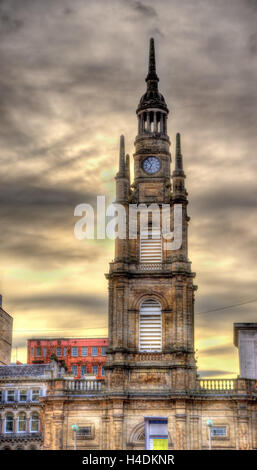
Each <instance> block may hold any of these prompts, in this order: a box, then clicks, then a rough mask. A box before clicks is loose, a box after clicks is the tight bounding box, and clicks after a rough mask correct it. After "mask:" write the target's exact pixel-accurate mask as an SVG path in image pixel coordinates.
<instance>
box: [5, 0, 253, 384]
mask: <svg viewBox="0 0 257 470" xmlns="http://www.w3.org/2000/svg"><path fill="white" fill-rule="evenodd" d="M23 3H24V2H14V1H13V0H10V1H8V2H3V4H1V9H2V22H3V28H4V29H3V30H4V33H5V34H2V33H1V34H2V36H1V41H0V51H1V57H2V59H1V62H2V63H1V69H2V71H1V76H0V88H1V105H0V106H1V113H0V120H1V122H0V138H1V165H0V182H1V184H0V192H1V204H0V214H1V252H0V260H1V294H2V295H3V308H4V309H5V310H6V311H7V312H9V313H10V314H11V315H12V316H13V318H14V333H13V353H12V361H14V362H15V361H16V360H19V361H21V362H26V360H27V357H26V340H27V338H34V337H40V338H42V337H51V336H52V337H57V336H60V337H65V336H66V337H73V336H77V337H96V336H100V337H105V336H107V335H108V329H107V326H108V318H107V314H108V312H107V303H108V302H107V301H108V290H107V281H106V279H105V277H104V273H106V272H108V269H109V266H108V263H109V262H110V261H111V260H112V259H113V257H114V243H113V242H112V241H111V240H108V239H107V240H85V241H79V240H77V239H76V238H75V236H74V224H75V222H76V221H77V218H76V217H74V215H73V214H74V209H75V207H76V205H78V204H81V203H89V204H92V206H93V207H95V206H96V197H97V195H105V196H106V201H107V203H109V202H110V201H112V200H113V199H114V197H115V183H114V177H115V174H116V172H117V168H118V145H119V136H120V134H124V135H125V145H126V153H129V154H130V155H131V156H132V155H133V152H134V140H135V136H136V134H137V119H136V114H135V110H136V107H137V104H138V101H139V98H140V96H141V95H142V93H143V92H144V90H145V82H144V80H145V76H146V70H147V53H148V42H149V38H150V37H151V36H153V37H154V38H155V44H156V58H157V68H158V75H159V77H160V82H159V88H160V91H161V92H162V93H163V94H164V96H165V100H166V102H167V104H168V107H169V109H170V110H171V113H170V115H169V120H168V134H169V136H170V140H171V153H172V158H173V156H174V141H175V134H176V132H180V133H181V139H182V153H183V158H184V169H185V173H186V176H187V178H186V187H187V190H188V193H189V195H188V199H189V206H188V212H189V215H190V217H191V220H190V223H189V258H190V260H191V261H192V271H193V272H196V278H195V283H196V284H197V285H198V291H197V292H196V304H195V340H196V344H195V349H196V350H197V353H196V357H197V359H198V369H199V373H200V374H201V375H202V376H204V377H222V378H223V377H224V378H226V377H235V376H237V374H238V352H237V349H236V348H235V346H234V345H233V323H234V322H241V321H242V322H254V321H256V309H257V302H255V303H254V302H253V301H254V300H256V298H257V295H256V246H257V245H256V238H257V223H256V216H257V210H256V194H257V184H256V180H257V178H256V174H257V159H256V155H255V153H256V151H255V149H256V139H257V135H256V109H257V106H256V100H257V95H256V69H257V65H256V54H257V40H256V32H255V31H256V18H255V16H254V15H253V14H252V9H253V5H251V2H240V1H239V0H233V2H232V1H231V0H229V1H227V2H213V1H211V0H205V1H204V0H202V1H201V0H200V1H199V2H197V5H196V3H195V2H192V1H189V0H188V1H185V2H184V1H181V0H175V1H172V2H170V1H168V0H161V1H159V2H154V1H153V0H148V1H145V2H143V1H142V2H141V1H128V2H127V1H123V0H111V1H110V2H105V1H103V0H98V1H93V0H87V1H81V0H74V1H73V2H70V1H68V0H57V1H54V2H51V1H49V0H47V1H44V2H42V1H39V0H36V1H33V2H28V4H29V5H30V6H29V7H28V8H24V7H23ZM46 4H47V5H46ZM232 4H233V8H231V5H232ZM103 5H104V8H103ZM255 9H256V5H255ZM3 18H5V19H3ZM235 32H236V34H235ZM132 160H133V158H132ZM172 165H173V163H172ZM172 168H173V167H172ZM131 172H132V174H133V168H131ZM240 304H242V305H240ZM230 306H233V307H231V308H227V307H230ZM225 307H226V308H225Z"/></svg>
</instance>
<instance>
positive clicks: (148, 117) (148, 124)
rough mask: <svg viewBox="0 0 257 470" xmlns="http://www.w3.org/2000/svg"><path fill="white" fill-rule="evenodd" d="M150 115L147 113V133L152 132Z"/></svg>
mask: <svg viewBox="0 0 257 470" xmlns="http://www.w3.org/2000/svg"><path fill="white" fill-rule="evenodd" d="M150 130H151V129H150V113H147V131H148V132H150Z"/></svg>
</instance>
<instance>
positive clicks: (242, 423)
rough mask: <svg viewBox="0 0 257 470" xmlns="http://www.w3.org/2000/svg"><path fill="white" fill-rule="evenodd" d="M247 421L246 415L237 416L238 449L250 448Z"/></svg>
mask: <svg viewBox="0 0 257 470" xmlns="http://www.w3.org/2000/svg"><path fill="white" fill-rule="evenodd" d="M249 440H250V436H249V422H248V417H246V416H245V417H239V418H238V444H239V450H249V449H250V442H249Z"/></svg>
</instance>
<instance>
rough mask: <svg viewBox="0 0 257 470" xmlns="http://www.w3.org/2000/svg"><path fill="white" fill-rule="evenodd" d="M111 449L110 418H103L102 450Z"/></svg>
mask: <svg viewBox="0 0 257 470" xmlns="http://www.w3.org/2000/svg"><path fill="white" fill-rule="evenodd" d="M109 449H110V417H109V416H103V417H102V450H109Z"/></svg>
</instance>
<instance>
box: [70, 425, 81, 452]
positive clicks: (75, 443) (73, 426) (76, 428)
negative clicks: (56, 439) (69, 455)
mask: <svg viewBox="0 0 257 470" xmlns="http://www.w3.org/2000/svg"><path fill="white" fill-rule="evenodd" d="M71 429H72V430H73V431H74V450H77V431H79V427H78V425H77V424H73V425H72V426H71Z"/></svg>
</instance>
